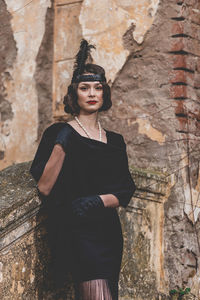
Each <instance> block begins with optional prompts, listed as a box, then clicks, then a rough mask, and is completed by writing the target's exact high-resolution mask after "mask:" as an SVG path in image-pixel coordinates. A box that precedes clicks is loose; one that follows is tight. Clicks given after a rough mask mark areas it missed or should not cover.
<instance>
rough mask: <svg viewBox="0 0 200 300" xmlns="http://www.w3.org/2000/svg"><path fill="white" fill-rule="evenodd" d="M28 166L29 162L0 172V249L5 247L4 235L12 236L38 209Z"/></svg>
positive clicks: (37, 198) (38, 200) (38, 204)
mask: <svg viewBox="0 0 200 300" xmlns="http://www.w3.org/2000/svg"><path fill="white" fill-rule="evenodd" d="M30 166H31V162H26V163H20V164H15V165H12V166H10V167H8V168H6V169H4V170H3V171H1V172H0V182H1V189H0V249H3V248H4V247H5V246H6V245H7V242H6V240H7V239H6V237H5V235H8V234H9V235H10V236H12V232H13V231H15V230H16V228H20V226H21V225H22V224H24V223H26V221H28V220H30V218H31V217H32V216H33V215H36V214H37V211H38V209H39V207H40V204H41V201H40V199H39V197H38V196H37V190H36V189H35V187H36V184H35V181H34V179H33V178H32V177H31V175H30V174H29V169H30ZM13 238H14V236H13ZM13 238H11V240H13ZM15 238H16V237H15ZM9 240H10V239H9ZM11 240H10V242H11Z"/></svg>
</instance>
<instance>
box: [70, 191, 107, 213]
mask: <svg viewBox="0 0 200 300" xmlns="http://www.w3.org/2000/svg"><path fill="white" fill-rule="evenodd" d="M104 208H105V206H104V203H103V200H102V199H101V197H100V196H99V195H94V196H87V197H80V198H77V199H75V200H74V201H73V202H72V211H73V213H74V214H75V215H76V216H78V217H86V216H89V215H93V213H98V212H99V210H102V209H104Z"/></svg>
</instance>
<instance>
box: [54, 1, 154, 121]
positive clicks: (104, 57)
mask: <svg viewBox="0 0 200 300" xmlns="http://www.w3.org/2000/svg"><path fill="white" fill-rule="evenodd" d="M158 3H159V0H151V1H149V0H144V1H135V2H133V1H129V0H126V1H120V0H109V1H104V0H102V1H97V2H95V4H94V1H92V0H85V1H76V0H73V1H72V0H55V25H54V34H55V38H54V43H55V44H54V45H55V52H54V53H55V55H54V75H53V110H54V112H53V115H54V118H55V119H62V118H65V119H66V118H69V117H70V116H66V114H65V113H64V112H63V105H62V101H63V96H64V95H65V93H66V91H67V86H68V84H69V83H70V81H71V75H72V67H73V63H74V56H75V54H76V53H77V50H78V48H79V43H80V39H81V38H82V37H84V38H86V39H88V40H89V41H91V42H92V43H94V44H95V45H96V47H97V49H98V51H94V52H93V54H92V57H93V59H94V62H95V63H98V64H100V65H102V66H103V67H104V68H105V70H106V74H107V79H108V81H109V82H110V83H112V82H113V81H114V80H115V77H116V74H117V73H118V72H120V70H121V68H122V67H123V65H124V63H125V61H126V59H127V56H128V55H129V50H130V49H129V48H130V45H128V44H127V41H126V38H125V37H126V36H127V35H128V36H129V35H130V36H131V37H132V38H131V40H132V43H134V44H135V45H137V47H138V48H140V45H141V44H142V42H143V39H144V37H145V34H146V33H147V31H148V29H149V28H150V27H151V25H152V23H153V21H154V18H155V15H156V11H157V7H158ZM88 16H89V17H88Z"/></svg>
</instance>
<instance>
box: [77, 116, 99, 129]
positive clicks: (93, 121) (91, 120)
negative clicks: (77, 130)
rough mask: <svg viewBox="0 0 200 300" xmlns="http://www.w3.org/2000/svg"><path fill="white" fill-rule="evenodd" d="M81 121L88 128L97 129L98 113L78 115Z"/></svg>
mask: <svg viewBox="0 0 200 300" xmlns="http://www.w3.org/2000/svg"><path fill="white" fill-rule="evenodd" d="M77 117H78V119H79V121H80V122H81V123H82V125H83V126H85V127H86V128H87V129H90V130H96V129H98V123H97V122H98V115H97V114H91V115H78V116H77Z"/></svg>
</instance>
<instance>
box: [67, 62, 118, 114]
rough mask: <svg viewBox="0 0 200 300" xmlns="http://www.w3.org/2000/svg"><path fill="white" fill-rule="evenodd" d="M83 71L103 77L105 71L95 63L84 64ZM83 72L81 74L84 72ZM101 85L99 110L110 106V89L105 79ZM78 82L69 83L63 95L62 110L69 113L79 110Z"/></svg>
mask: <svg viewBox="0 0 200 300" xmlns="http://www.w3.org/2000/svg"><path fill="white" fill-rule="evenodd" d="M84 73H92V74H99V75H101V76H102V77H104V78H105V71H104V69H103V68H102V67H100V66H98V65H95V64H86V65H85V67H84ZM84 73H83V74H84ZM101 84H102V87H103V105H102V107H101V108H100V109H99V112H100V111H106V110H108V109H109V108H111V106H112V101H111V91H110V87H109V85H108V84H107V83H106V81H105V82H104V81H102V82H101ZM78 85H79V83H71V84H70V85H69V86H68V91H67V94H66V95H65V96H64V101H63V103H64V105H65V107H64V110H65V112H66V113H70V114H71V115H78V114H79V112H80V107H79V105H78V101H77V100H78V96H77V89H78Z"/></svg>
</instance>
